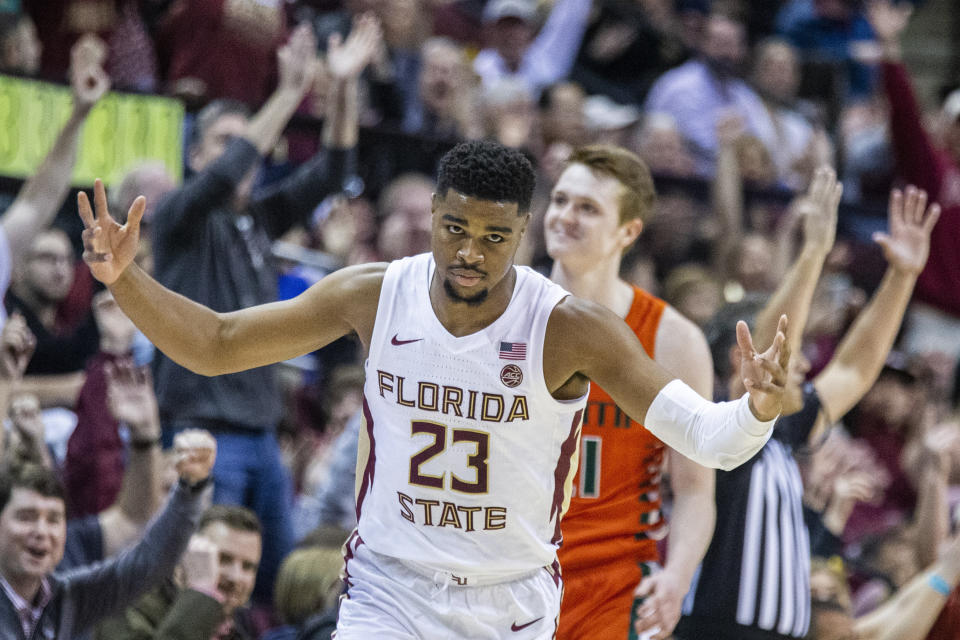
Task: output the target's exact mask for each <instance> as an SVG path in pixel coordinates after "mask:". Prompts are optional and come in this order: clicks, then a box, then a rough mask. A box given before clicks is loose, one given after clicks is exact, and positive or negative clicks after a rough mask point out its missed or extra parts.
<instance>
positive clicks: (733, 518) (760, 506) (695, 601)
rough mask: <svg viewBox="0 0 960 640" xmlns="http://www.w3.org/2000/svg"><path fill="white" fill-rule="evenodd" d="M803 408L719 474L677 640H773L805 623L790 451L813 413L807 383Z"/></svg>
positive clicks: (798, 501) (802, 438)
mask: <svg viewBox="0 0 960 640" xmlns="http://www.w3.org/2000/svg"><path fill="white" fill-rule="evenodd" d="M803 400H804V404H803V409H802V410H801V411H800V412H799V413H796V414H794V415H791V416H787V417H785V418H781V419H780V420H779V421H778V422H777V424H776V427H775V428H774V432H773V437H772V438H771V439H770V441H769V442H768V443H767V444H766V446H764V448H763V449H762V450H761V451H760V453H759V454H757V455H756V456H754V457H753V458H752V459H751V460H750V461H748V462H747V463H745V464H743V465H741V466H740V467H738V468H736V469H734V470H733V471H718V472H717V485H716V503H717V526H716V530H715V531H714V534H713V540H712V541H711V543H710V547H709V549H707V553H706V555H705V556H704V559H703V562H702V564H701V565H700V567H699V568H698V569H697V572H696V574H695V575H694V579H693V583H692V584H691V587H690V591H689V592H688V593H687V597H686V599H685V600H684V603H683V618H682V619H681V621H680V624H679V625H678V627H677V631H676V637H677V638H682V639H683V640H699V639H701V638H711V639H713V638H716V639H718V640H719V639H722V638H728V637H729V638H737V639H738V640H753V639H756V640H773V639H776V640H780V639H785V638H802V637H804V636H805V635H806V634H807V629H808V627H809V625H810V540H809V535H808V532H807V527H806V524H805V523H804V518H803V482H802V481H801V478H800V469H799V468H798V467H797V463H796V462H795V461H794V458H793V455H792V452H793V450H795V449H796V448H798V447H800V446H802V445H803V444H805V443H806V441H807V437H808V436H809V434H810V431H811V429H812V428H813V425H814V423H815V422H816V419H817V414H818V412H819V410H820V399H819V398H818V397H817V393H816V391H815V390H814V388H813V385H812V384H807V385H806V386H805V387H804V398H803Z"/></svg>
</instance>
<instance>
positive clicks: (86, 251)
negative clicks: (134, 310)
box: [77, 178, 147, 285]
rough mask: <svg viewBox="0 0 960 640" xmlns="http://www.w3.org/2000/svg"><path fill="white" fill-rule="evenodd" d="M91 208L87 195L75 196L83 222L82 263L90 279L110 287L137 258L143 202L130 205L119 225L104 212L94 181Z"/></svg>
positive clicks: (101, 190)
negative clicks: (88, 271) (85, 265)
mask: <svg viewBox="0 0 960 640" xmlns="http://www.w3.org/2000/svg"><path fill="white" fill-rule="evenodd" d="M93 205H94V209H95V211H96V213H94V210H91V209H90V200H89V199H88V198H87V194H86V193H84V192H83V191H81V192H80V193H79V194H77V207H78V209H79V211H80V219H81V220H83V226H84V230H83V236H82V237H83V261H84V262H86V263H87V266H89V267H90V272H91V273H92V274H93V277H94V278H96V279H97V280H99V281H100V282H102V283H104V284H106V285H110V284H113V283H114V282H116V280H117V278H119V277H120V275H121V274H122V273H123V271H124V269H126V268H127V267H128V266H130V263H131V262H133V259H134V258H135V257H136V255H137V247H138V245H139V243H140V219H141V218H143V211H144V209H145V208H146V205H147V201H146V199H145V198H144V197H143V196H139V197H137V199H136V200H134V201H133V204H132V205H130V211H129V212H128V213H127V222H126V224H119V223H118V222H117V221H116V220H114V219H113V217H112V216H111V215H110V211H109V210H108V209H107V193H106V191H105V190H104V188H103V182H101V181H100V179H99V178H98V179H97V180H96V181H95V182H94V183H93Z"/></svg>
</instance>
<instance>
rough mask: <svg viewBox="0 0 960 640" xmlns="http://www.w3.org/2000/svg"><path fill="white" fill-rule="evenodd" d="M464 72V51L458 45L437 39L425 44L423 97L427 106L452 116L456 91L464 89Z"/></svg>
mask: <svg viewBox="0 0 960 640" xmlns="http://www.w3.org/2000/svg"><path fill="white" fill-rule="evenodd" d="M464 75H465V69H464V59H463V54H462V53H461V51H460V49H459V48H458V47H457V46H456V45H454V44H452V43H448V42H443V41H437V40H433V41H430V42H428V43H427V44H426V45H424V47H423V67H422V69H421V71H420V99H421V100H423V104H424V105H425V106H426V107H427V109H429V110H430V111H432V112H433V113H435V114H437V115H451V112H452V108H453V104H454V101H455V100H456V98H457V97H458V96H457V95H456V92H457V91H462V90H463V84H464V82H463V81H464Z"/></svg>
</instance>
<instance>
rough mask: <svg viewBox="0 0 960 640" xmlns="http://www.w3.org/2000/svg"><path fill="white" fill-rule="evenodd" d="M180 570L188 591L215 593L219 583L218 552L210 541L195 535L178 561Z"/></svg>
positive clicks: (197, 534)
mask: <svg viewBox="0 0 960 640" xmlns="http://www.w3.org/2000/svg"><path fill="white" fill-rule="evenodd" d="M180 569H181V571H182V572H183V581H184V583H186V587H187V588H188V589H193V590H194V591H200V592H201V593H206V594H211V593H216V592H217V583H218V582H219V581H220V550H219V549H218V548H217V545H216V544H214V543H213V541H212V540H210V539H209V538H207V537H205V536H203V535H200V534H199V533H195V534H194V535H193V536H192V537H191V538H190V543H189V544H188V545H187V550H186V551H184V552H183V557H182V558H181V559H180Z"/></svg>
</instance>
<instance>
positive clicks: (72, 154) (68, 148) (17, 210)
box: [0, 45, 110, 325]
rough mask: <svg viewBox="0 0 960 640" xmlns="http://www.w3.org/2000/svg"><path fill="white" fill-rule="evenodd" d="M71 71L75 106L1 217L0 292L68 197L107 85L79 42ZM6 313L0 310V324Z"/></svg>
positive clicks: (4, 292) (108, 84)
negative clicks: (80, 146) (80, 147)
mask: <svg viewBox="0 0 960 640" xmlns="http://www.w3.org/2000/svg"><path fill="white" fill-rule="evenodd" d="M85 46H86V45H81V46H78V47H77V48H75V49H74V51H75V53H76V55H75V57H74V64H73V66H72V67H71V70H70V86H71V89H72V96H73V110H72V111H71V113H70V117H69V119H68V120H67V122H66V124H65V125H64V126H63V129H61V130H60V134H59V135H58V136H57V139H56V141H54V143H53V147H51V149H50V151H49V153H47V157H46V158H44V160H43V163H42V164H41V165H40V168H39V169H37V171H36V173H34V174H33V176H32V177H31V178H30V179H29V180H27V182H26V183H25V184H24V185H23V187H21V189H20V191H19V192H18V193H17V197H16V199H15V200H14V201H13V204H11V205H10V207H9V208H8V209H7V210H6V212H4V213H3V215H2V216H0V297H3V295H4V294H6V291H7V287H8V286H9V284H10V275H11V272H12V270H13V266H14V265H16V264H19V263H20V262H21V261H22V260H23V258H24V256H25V255H26V254H27V251H28V249H29V247H30V245H31V243H32V242H33V241H34V236H36V234H37V232H39V231H40V230H41V229H44V228H46V227H47V226H48V225H49V224H50V222H51V221H52V220H53V217H54V216H55V215H56V213H57V211H58V210H59V209H60V205H61V204H62V203H63V200H64V198H66V196H67V190H68V189H69V188H70V177H71V175H72V174H73V167H74V165H75V164H76V160H77V143H78V141H79V139H80V129H81V127H82V126H83V123H84V121H86V119H87V116H88V115H89V114H90V110H91V109H93V107H94V105H95V104H96V103H97V101H99V100H100V98H102V97H103V95H104V94H105V93H106V92H107V89H108V88H109V87H110V79H109V78H108V77H107V75H106V74H105V73H104V72H103V69H101V68H100V66H99V64H97V62H96V61H95V60H94V59H92V58H91V57H90V56H88V55H86V54H84V53H83V49H82V47H85ZM5 317H6V314H5V312H4V310H3V309H0V325H2V324H3V321H4V318H5Z"/></svg>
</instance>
